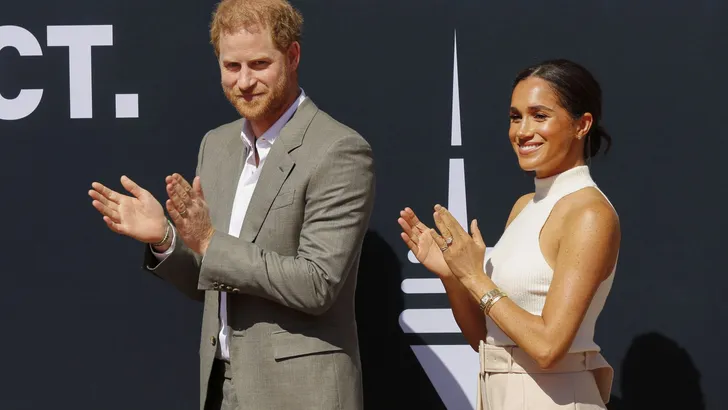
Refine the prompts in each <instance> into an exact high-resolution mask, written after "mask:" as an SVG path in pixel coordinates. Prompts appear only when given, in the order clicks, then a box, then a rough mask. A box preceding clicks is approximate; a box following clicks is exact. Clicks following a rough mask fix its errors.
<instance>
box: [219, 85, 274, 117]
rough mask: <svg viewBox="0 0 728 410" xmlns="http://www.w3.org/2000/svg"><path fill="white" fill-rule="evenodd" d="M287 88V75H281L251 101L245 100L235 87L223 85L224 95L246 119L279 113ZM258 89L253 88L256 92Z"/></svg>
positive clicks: (254, 92)
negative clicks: (263, 92) (274, 82)
mask: <svg viewBox="0 0 728 410" xmlns="http://www.w3.org/2000/svg"><path fill="white" fill-rule="evenodd" d="M287 88H288V78H287V76H281V78H280V80H279V81H278V82H277V83H276V84H274V85H273V87H271V88H268V90H267V91H266V92H265V94H263V95H259V96H255V97H254V98H253V99H252V100H251V101H246V100H245V99H244V98H243V96H242V92H240V90H239V89H237V88H236V87H232V88H228V87H225V86H223V91H224V92H225V97H227V99H228V101H230V103H231V104H232V105H233V107H235V109H236V110H237V111H238V113H240V115H241V116H243V117H244V118H245V119H247V120H248V121H258V120H261V119H265V118H268V117H270V116H273V115H277V114H279V113H278V111H280V109H281V107H282V106H283V105H284V104H285V103H286V89H287ZM257 92H258V90H254V91H253V94H256V93H257Z"/></svg>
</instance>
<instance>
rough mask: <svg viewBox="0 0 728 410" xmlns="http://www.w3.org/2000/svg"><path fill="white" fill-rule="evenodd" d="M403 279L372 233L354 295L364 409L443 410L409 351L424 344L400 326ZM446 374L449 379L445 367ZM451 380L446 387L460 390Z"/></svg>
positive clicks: (366, 241) (393, 258)
mask: <svg viewBox="0 0 728 410" xmlns="http://www.w3.org/2000/svg"><path fill="white" fill-rule="evenodd" d="M401 274H402V266H401V265H400V261H399V259H398V258H397V255H396V254H395V253H394V250H393V249H392V248H391V247H390V246H389V244H388V243H387V242H386V241H385V240H384V239H383V238H382V237H381V236H379V234H377V233H376V232H374V231H368V232H367V234H366V236H365V238H364V244H363V246H362V255H361V262H360V265H359V275H358V283H357V291H356V319H357V324H358V331H359V343H360V351H361V361H362V372H363V383H364V408H366V409H445V408H446V407H445V405H444V404H443V402H442V400H441V399H440V397H439V395H438V394H437V391H436V390H435V388H434V386H433V385H432V383H431V382H430V380H429V378H428V377H427V374H425V371H424V370H423V368H422V366H421V365H420V363H419V362H418V360H417V357H415V354H414V353H413V351H412V348H411V345H414V344H425V342H424V341H423V340H422V339H421V338H420V337H419V336H417V335H414V334H405V333H404V332H403V331H402V329H401V328H400V325H399V315H400V313H401V312H402V310H404V294H403V293H402V291H401V288H400V286H401V282H402V275H401ZM433 359H435V360H437V359H436V358H433ZM442 372H443V373H447V368H446V367H445V365H444V364H443V365H442ZM450 378H451V379H452V382H451V383H448V385H449V386H453V388H459V387H458V385H457V383H456V382H455V379H454V378H452V376H450ZM463 395H464V393H463ZM464 401H465V402H467V399H466V398H465V397H464Z"/></svg>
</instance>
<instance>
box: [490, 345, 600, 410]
mask: <svg viewBox="0 0 728 410" xmlns="http://www.w3.org/2000/svg"><path fill="white" fill-rule="evenodd" d="M479 351H480V374H479V380H478V399H477V405H478V410H531V409H534V410H535V409H538V410H551V409H576V410H597V409H606V406H605V403H607V402H608V401H609V394H610V392H611V389H612V377H613V376H614V370H613V369H612V367H611V366H610V365H609V364H608V363H607V361H606V360H605V359H604V357H603V356H602V355H601V354H599V353H598V352H584V353H569V354H567V355H566V356H565V357H564V358H563V359H562V360H561V361H559V363H557V364H556V365H555V366H554V367H553V368H551V369H548V370H544V369H541V368H540V367H539V366H538V365H537V364H536V362H535V361H534V360H533V359H531V357H530V356H528V355H527V354H526V353H525V352H524V351H523V350H521V349H519V348H518V347H515V346H507V347H499V346H493V345H488V344H485V343H483V342H482V341H481V342H480V349H479Z"/></svg>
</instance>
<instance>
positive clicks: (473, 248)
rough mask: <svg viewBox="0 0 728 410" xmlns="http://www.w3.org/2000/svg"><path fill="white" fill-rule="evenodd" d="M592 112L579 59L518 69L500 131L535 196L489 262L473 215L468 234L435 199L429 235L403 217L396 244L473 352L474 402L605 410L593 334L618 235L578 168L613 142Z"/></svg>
mask: <svg viewBox="0 0 728 410" xmlns="http://www.w3.org/2000/svg"><path fill="white" fill-rule="evenodd" d="M600 119H601V89H600V86H599V84H598V83H597V81H596V80H595V79H594V78H593V77H592V75H591V74H590V73H589V72H588V71H587V70H586V69H585V68H583V67H581V66H580V65H578V64H575V63H573V62H570V61H566V60H552V61H546V62H544V63H541V64H538V65H536V66H534V67H530V68H528V69H526V70H524V71H522V72H521V73H519V74H518V76H517V77H516V79H515V81H514V83H513V90H512V96H511V108H510V130H509V133H508V134H509V137H510V140H511V144H512V146H513V150H514V151H515V153H516V156H517V158H518V163H519V165H520V167H521V168H522V169H523V170H525V171H529V172H534V173H535V192H533V193H530V194H527V195H524V196H523V197H521V198H519V199H518V200H517V201H516V203H515V205H514V206H513V209H512V211H511V213H510V216H509V218H508V221H507V223H506V229H505V232H504V233H503V235H502V236H501V238H500V239H499V241H498V243H497V244H496V245H495V247H494V249H493V250H492V252H490V253H489V254H488V257H487V258H486V257H485V249H486V246H485V243H484V242H483V238H482V237H481V235H480V231H479V229H478V223H477V221H476V220H473V221H472V223H471V225H470V230H471V233H472V236H471V235H468V233H467V232H465V230H463V228H462V227H461V226H460V225H459V224H458V222H457V221H456V220H455V218H454V217H453V216H452V215H451V214H450V213H449V212H448V211H447V209H445V208H444V207H441V206H439V205H436V206H435V213H434V219H435V224H436V226H437V230H438V231H439V233H438V232H437V231H435V230H434V229H430V228H428V227H427V226H426V225H424V224H423V223H422V222H420V221H419V219H418V218H417V216H416V215H415V214H414V212H413V211H412V210H411V209H410V208H406V209H405V210H403V211H401V212H400V216H401V217H400V218H399V219H398V222H399V224H400V226H401V227H402V229H403V232H402V234H401V236H402V240H404V242H405V243H406V244H407V245H408V247H409V248H410V249H411V250H412V252H413V253H414V255H415V256H416V257H417V259H418V260H419V261H420V263H422V264H423V265H424V266H425V267H426V268H427V269H429V270H430V271H432V272H434V273H435V274H437V275H438V276H439V277H440V279H441V280H442V282H443V284H444V286H445V290H446V291H447V295H448V298H449V300H450V304H451V307H452V310H453V314H454V316H455V319H456V321H457V323H458V325H459V327H460V329H461V330H462V332H463V335H464V336H465V337H466V339H467V340H468V342H469V343H470V345H471V346H472V347H473V349H475V350H478V351H479V352H480V369H481V371H480V376H479V384H478V396H479V398H478V407H479V408H484V409H488V410H510V409H540V410H547V409H555V408H570V409H571V408H576V409H604V408H605V403H606V402H607V401H608V400H609V393H610V390H611V383H612V375H613V371H612V368H611V367H610V366H609V364H607V362H606V361H605V360H604V358H603V357H602V356H601V354H600V353H599V350H600V349H599V346H598V345H597V344H596V343H595V342H594V340H593V335H594V325H595V322H596V320H597V317H598V316H599V313H600V312H601V310H602V308H603V307H604V303H605V301H606V298H607V295H608V293H609V290H610V288H611V286H612V280H613V278H614V271H615V267H616V263H617V256H618V251H619V244H620V238H621V234H620V226H619V219H618V217H617V214H616V211H615V210H614V208H613V207H612V205H611V204H610V203H609V201H608V200H607V198H606V197H605V196H604V194H603V193H602V192H601V191H600V190H599V189H598V188H597V186H596V184H595V183H594V181H593V180H592V178H591V176H590V173H589V168H588V166H587V165H586V164H587V162H588V160H589V159H590V158H591V157H592V156H594V155H595V154H596V153H597V152H598V151H599V149H600V147H601V144H602V140H604V141H605V142H606V143H607V149H608V148H609V145H610V144H611V138H610V137H609V136H608V135H607V134H606V133H605V132H604V129H603V128H602V127H601V126H600Z"/></svg>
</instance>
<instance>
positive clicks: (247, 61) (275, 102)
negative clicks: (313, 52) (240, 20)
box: [219, 26, 300, 121]
mask: <svg viewBox="0 0 728 410" xmlns="http://www.w3.org/2000/svg"><path fill="white" fill-rule="evenodd" d="M299 52H300V48H299V47H298V43H294V44H292V45H291V47H289V50H288V51H287V53H284V52H282V51H280V50H279V49H277V48H276V46H275V43H274V42H273V38H272V36H271V33H270V31H269V30H268V29H261V28H259V27H256V26H253V27H248V28H245V29H242V30H240V31H238V32H237V33H235V34H223V35H221V36H220V57H219V63H220V73H221V80H222V87H223V90H224V91H225V96H226V97H227V98H228V100H230V103H231V104H232V105H233V106H234V107H235V108H236V109H237V110H238V112H239V113H240V115H242V116H243V117H245V118H246V119H248V120H249V121H260V120H270V119H271V118H270V117H272V116H275V117H277V116H278V115H280V111H281V109H282V108H283V105H284V104H285V103H286V90H287V89H288V88H289V85H290V82H291V81H294V80H293V78H294V77H293V75H294V72H295V69H296V68H297V64H298V54H297V53H299Z"/></svg>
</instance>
